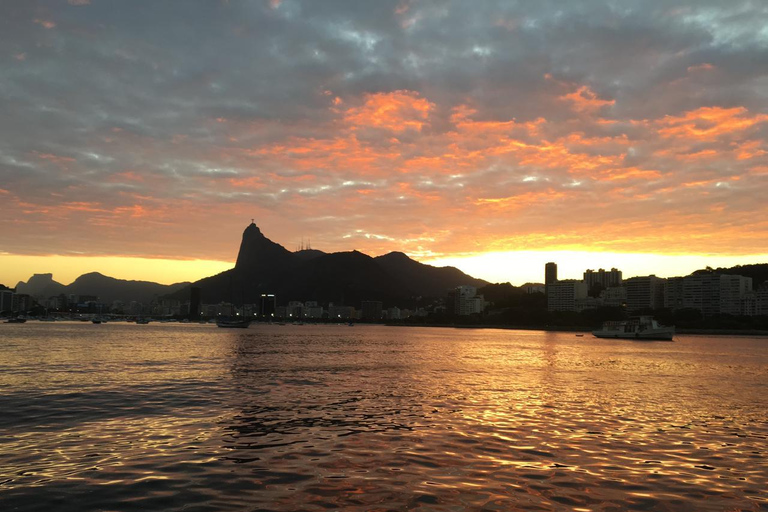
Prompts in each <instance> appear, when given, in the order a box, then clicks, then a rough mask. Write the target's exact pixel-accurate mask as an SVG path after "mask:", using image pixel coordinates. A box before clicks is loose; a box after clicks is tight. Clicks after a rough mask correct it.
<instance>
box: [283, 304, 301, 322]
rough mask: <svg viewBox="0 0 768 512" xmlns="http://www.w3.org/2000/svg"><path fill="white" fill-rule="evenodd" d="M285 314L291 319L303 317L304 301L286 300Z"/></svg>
mask: <svg viewBox="0 0 768 512" xmlns="http://www.w3.org/2000/svg"><path fill="white" fill-rule="evenodd" d="M285 316H286V317H288V318H292V319H297V318H304V303H303V302H301V301H298V300H291V301H288V306H286V308H285Z"/></svg>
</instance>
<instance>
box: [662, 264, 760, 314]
mask: <svg viewBox="0 0 768 512" xmlns="http://www.w3.org/2000/svg"><path fill="white" fill-rule="evenodd" d="M751 290H752V278H751V277H744V276H737V275H729V274H714V273H702V274H693V275H690V276H686V277H673V278H670V279H668V280H667V282H666V283H665V285H664V306H665V307H667V308H670V309H673V310H677V309H684V308H685V309H697V310H699V311H701V313H702V315H704V316H711V315H719V314H728V315H750V314H758V315H759V314H760V313H759V312H758V311H760V307H759V305H760V304H759V292H756V293H755V294H754V298H752V293H751Z"/></svg>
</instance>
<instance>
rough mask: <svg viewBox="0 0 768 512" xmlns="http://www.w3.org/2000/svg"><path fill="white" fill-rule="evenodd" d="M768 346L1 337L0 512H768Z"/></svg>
mask: <svg viewBox="0 0 768 512" xmlns="http://www.w3.org/2000/svg"><path fill="white" fill-rule="evenodd" d="M766 457H768V338H760V337H746V336H745V337H737V336H685V335H680V336H677V338H676V341H674V342H671V343H669V342H632V341H621V340H599V339H595V338H593V337H591V336H590V335H589V334H586V335H576V334H575V333H564V332H559V333H553V332H541V331H516V330H500V329H478V330H474V329H451V328H416V327H386V326H367V325H355V326H346V325H286V326H278V325H252V326H251V327H250V328H249V329H245V330H240V329H233V330H227V329H218V328H216V327H215V326H213V325H200V324H174V323H168V324H163V323H152V324H149V325H136V324H129V323H124V322H121V323H116V322H110V323H107V324H102V325H94V324H91V323H80V322H55V323H42V322H27V323H26V324H5V325H0V510H3V511H11V510H18V511H32V510H57V511H58V510H61V511H69V510H73V511H89V510H116V511H117V510H119V511H128V510H185V511H209V510H210V511H213V510H265V511H266V510H275V511H278V510H280V511H284V510H307V511H324V510H352V511H364V510H365V511H368V510H379V511H389V510H391V511H396V510H445V511H449V510H450V511H455V510H582V511H587V510H594V511H598V510H601V511H609V510H610V511H618V510H681V511H682V510H686V511H687V510H695V511H702V510H712V511H720V510H723V511H724V510H730V511H733V510H768V460H767V459H766Z"/></svg>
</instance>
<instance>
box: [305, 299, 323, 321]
mask: <svg viewBox="0 0 768 512" xmlns="http://www.w3.org/2000/svg"><path fill="white" fill-rule="evenodd" d="M323 313H325V311H324V310H323V308H322V306H320V305H319V304H318V303H317V301H314V300H310V301H307V302H305V303H304V318H313V319H318V318H323Z"/></svg>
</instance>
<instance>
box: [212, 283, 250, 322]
mask: <svg viewBox="0 0 768 512" xmlns="http://www.w3.org/2000/svg"><path fill="white" fill-rule="evenodd" d="M229 296H230V302H229V316H222V317H218V318H216V326H217V327H224V328H228V329H247V328H248V326H249V325H251V320H250V319H249V318H246V317H245V306H243V316H242V317H241V316H240V313H238V314H235V306H234V304H233V303H232V299H231V297H232V277H230V278H229ZM243 302H245V301H243Z"/></svg>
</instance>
